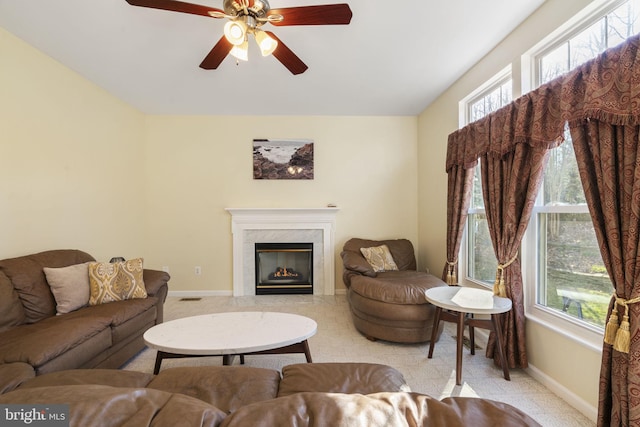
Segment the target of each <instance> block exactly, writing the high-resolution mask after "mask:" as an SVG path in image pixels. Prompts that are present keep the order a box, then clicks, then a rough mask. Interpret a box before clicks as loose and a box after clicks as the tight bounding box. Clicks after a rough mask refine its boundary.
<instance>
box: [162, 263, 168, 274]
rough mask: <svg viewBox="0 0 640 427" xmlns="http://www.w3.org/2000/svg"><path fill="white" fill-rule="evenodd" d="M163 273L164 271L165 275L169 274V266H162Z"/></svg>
mask: <svg viewBox="0 0 640 427" xmlns="http://www.w3.org/2000/svg"><path fill="white" fill-rule="evenodd" d="M162 271H164V272H165V273H168V272H169V266H166V265H163V266H162Z"/></svg>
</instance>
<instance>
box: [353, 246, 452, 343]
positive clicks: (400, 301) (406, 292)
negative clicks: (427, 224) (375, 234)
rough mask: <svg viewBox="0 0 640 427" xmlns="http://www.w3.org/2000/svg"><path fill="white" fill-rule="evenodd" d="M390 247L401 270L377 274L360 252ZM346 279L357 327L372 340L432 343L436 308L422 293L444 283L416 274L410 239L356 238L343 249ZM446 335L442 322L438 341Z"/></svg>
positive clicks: (426, 275)
mask: <svg viewBox="0 0 640 427" xmlns="http://www.w3.org/2000/svg"><path fill="white" fill-rule="evenodd" d="M381 245H387V247H388V248H389V251H390V252H391V255H392V257H393V260H394V261H395V264H396V265H397V268H398V270H397V271H383V272H375V271H374V270H373V268H372V266H371V265H370V264H369V263H368V262H367V260H366V259H365V257H364V256H363V254H362V252H361V250H360V249H361V248H370V247H375V246H381ZM341 257H342V262H343V265H344V272H343V276H342V277H343V280H344V283H345V285H346V286H347V297H348V300H349V306H350V308H351V315H352V318H353V323H354V325H355V327H356V329H357V330H358V331H360V332H361V333H362V334H364V335H365V336H366V337H367V338H369V339H382V340H385V341H392V342H400V343H419V342H425V341H429V340H430V339H431V330H432V327H433V316H434V314H435V307H434V306H433V305H431V304H430V303H428V302H427V300H426V298H425V296H424V292H425V291H426V290H427V289H429V288H432V287H435V286H447V284H446V283H445V282H443V281H442V280H440V279H439V278H437V277H436V276H433V275H431V274H427V273H425V272H422V271H417V270H416V258H415V254H414V249H413V244H412V243H411V241H409V240H407V239H395V240H367V239H360V238H353V239H350V240H348V241H347V242H346V243H345V244H344V247H343V250H342V253H341ZM441 333H442V322H441V323H440V327H439V331H438V335H437V337H438V338H439V337H440V334H441Z"/></svg>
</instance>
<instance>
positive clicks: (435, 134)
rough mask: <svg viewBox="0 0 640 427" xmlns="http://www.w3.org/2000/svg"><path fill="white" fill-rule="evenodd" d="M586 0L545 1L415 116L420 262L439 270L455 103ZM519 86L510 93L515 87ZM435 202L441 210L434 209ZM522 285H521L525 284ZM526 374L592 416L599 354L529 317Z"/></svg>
mask: <svg viewBox="0 0 640 427" xmlns="http://www.w3.org/2000/svg"><path fill="white" fill-rule="evenodd" d="M590 3H592V2H590V1H587V0H547V1H546V2H545V3H544V4H543V5H542V6H541V7H540V8H539V9H538V10H537V11H536V12H535V13H534V14H533V15H532V16H531V17H530V18H529V19H527V20H526V21H525V22H524V23H523V24H522V25H520V26H519V27H518V28H517V29H516V30H515V31H514V32H513V33H511V34H510V35H509V36H508V37H507V38H506V39H505V40H504V41H503V42H502V43H500V44H499V45H498V46H497V47H496V48H495V49H494V50H493V51H492V52H491V53H489V54H488V55H487V56H486V57H485V58H483V59H482V60H481V61H480V62H479V63H478V64H476V65H475V66H474V67H473V68H472V69H471V70H469V71H468V72H467V73H466V74H465V75H464V76H463V77H462V78H461V79H459V80H458V81H457V82H456V83H455V84H454V85H452V86H451V87H450V88H449V89H448V90H447V91H446V92H445V93H443V94H442V95H441V96H440V97H439V98H438V99H437V100H436V101H435V102H434V103H432V104H431V105H430V106H429V107H428V108H427V109H426V110H425V111H424V112H423V113H422V114H421V115H420V116H419V119H418V140H419V143H418V157H419V173H418V179H419V188H418V200H419V204H418V211H419V238H418V240H419V242H420V244H419V253H420V263H421V265H422V266H424V267H426V268H429V269H431V270H432V271H435V272H442V269H443V267H444V264H445V261H446V259H445V257H446V253H445V248H446V226H447V223H446V200H447V198H446V194H447V176H446V173H445V170H444V165H445V158H446V148H447V136H448V134H450V133H451V132H453V131H455V130H456V129H457V128H458V104H459V101H460V100H461V99H463V98H464V97H466V96H467V95H469V94H470V93H471V92H472V91H473V90H475V89H476V88H477V87H478V86H480V85H481V84H483V83H484V82H485V81H487V80H489V79H490V78H491V77H493V76H494V75H495V74H497V73H498V72H499V71H500V70H502V69H503V68H505V67H506V66H507V65H509V64H511V65H512V71H513V75H514V81H518V79H519V76H520V74H521V66H520V57H521V55H522V54H524V53H525V52H526V51H527V50H529V49H531V48H532V47H533V46H534V45H535V44H536V43H538V42H540V41H541V40H542V39H543V38H544V37H545V36H547V35H548V34H550V33H551V32H553V31H554V30H556V28H558V27H559V26H561V25H562V24H563V23H565V22H566V21H567V20H569V19H570V18H571V17H573V16H574V15H575V14H576V13H578V12H579V11H581V10H582V9H583V8H585V7H586V6H588V5H589V4H590ZM519 87H520V86H519V84H517V85H516V88H515V89H516V90H515V92H518V91H519ZM434 206H441V207H442V208H441V209H434ZM526 285H527V284H526V283H525V286H526ZM527 345H528V356H529V361H530V364H531V366H532V370H531V372H532V374H534V375H535V376H537V377H538V378H539V379H541V380H542V381H544V382H545V383H546V385H548V386H549V387H550V388H551V389H553V390H556V391H557V392H558V393H560V394H561V395H562V396H563V397H564V398H565V399H566V400H569V401H570V403H572V404H574V406H577V407H579V409H581V410H583V412H585V413H586V414H587V415H591V416H592V417H595V408H596V406H597V401H598V397H597V396H598V375H599V371H600V363H599V361H600V353H599V352H598V351H594V350H592V349H589V348H587V347H585V346H584V345H582V344H580V343H576V342H574V341H572V340H570V339H568V338H567V337H565V336H562V335H560V334H558V333H557V332H555V331H553V329H552V328H550V327H547V326H543V325H541V324H538V323H534V322H532V321H530V320H529V321H528V322H527Z"/></svg>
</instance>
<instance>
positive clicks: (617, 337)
mask: <svg viewBox="0 0 640 427" xmlns="http://www.w3.org/2000/svg"><path fill="white" fill-rule="evenodd" d="M614 298H615V299H616V303H615V304H614V306H613V309H612V310H611V314H610V315H609V320H608V321H607V327H606V329H605V333H604V342H605V343H606V344H611V345H613V349H614V350H616V351H619V352H620V353H629V343H630V342H631V333H630V331H629V305H631V304H635V303H637V302H640V297H636V298H632V299H629V300H625V299H623V298H618V297H617V296H616V295H615V294H614ZM618 305H620V306H623V307H624V315H623V317H622V322H621V323H620V325H619V326H618V320H619V319H618V307H617V306H618Z"/></svg>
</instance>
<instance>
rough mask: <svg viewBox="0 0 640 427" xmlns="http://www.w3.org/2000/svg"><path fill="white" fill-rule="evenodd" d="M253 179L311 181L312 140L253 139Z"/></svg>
mask: <svg viewBox="0 0 640 427" xmlns="http://www.w3.org/2000/svg"><path fill="white" fill-rule="evenodd" d="M253 179H313V140H311V139H254V140H253Z"/></svg>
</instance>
